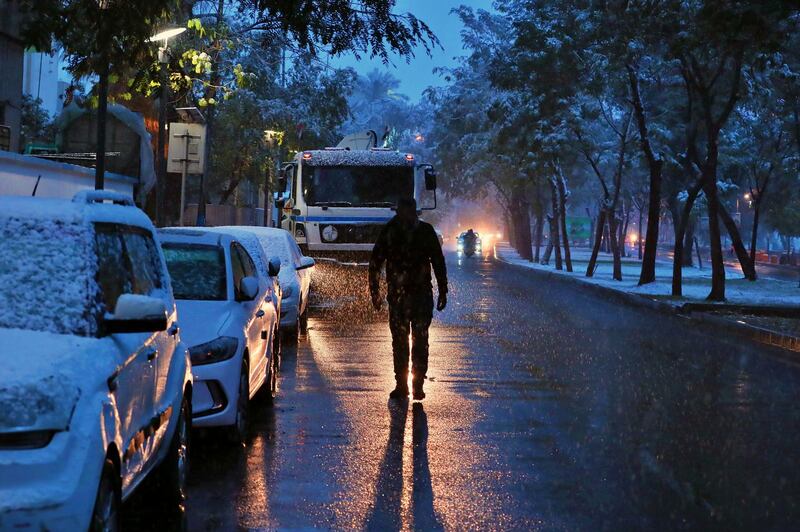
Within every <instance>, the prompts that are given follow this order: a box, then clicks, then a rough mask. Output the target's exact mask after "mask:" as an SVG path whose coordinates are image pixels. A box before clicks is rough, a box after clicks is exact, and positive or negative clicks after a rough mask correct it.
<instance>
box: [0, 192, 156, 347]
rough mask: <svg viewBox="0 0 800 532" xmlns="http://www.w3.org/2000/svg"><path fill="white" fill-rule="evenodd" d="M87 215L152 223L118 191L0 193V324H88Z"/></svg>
mask: <svg viewBox="0 0 800 532" xmlns="http://www.w3.org/2000/svg"><path fill="white" fill-rule="evenodd" d="M94 222H101V223H117V224H124V225H131V226H135V227H140V228H143V229H147V230H149V231H154V227H153V224H152V223H151V222H150V219H149V218H148V217H147V216H146V215H145V214H144V213H143V212H142V211H140V210H139V209H138V208H135V207H134V206H133V201H132V200H131V199H130V198H129V197H127V196H124V195H121V194H115V193H110V192H104V191H86V192H80V193H78V194H76V196H75V198H74V199H73V200H72V201H70V200H64V199H49V198H31V197H17V196H14V197H10V196H0V257H2V261H0V301H3V304H2V305H0V328H19V327H20V326H21V324H24V328H25V329H28V330H32V331H51V332H56V333H61V334H78V335H91V334H93V333H94V332H95V326H96V323H95V321H94V319H93V316H94V315H95V312H96V311H97V309H98V307H97V305H98V302H97V294H98V290H99V288H98V285H97V282H96V279H95V273H96V270H97V258H96V253H95V247H94V246H95V240H94V239H95V233H94V229H93V227H92V223H94ZM167 283H168V281H167ZM167 287H169V284H167Z"/></svg>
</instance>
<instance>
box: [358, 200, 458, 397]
mask: <svg viewBox="0 0 800 532" xmlns="http://www.w3.org/2000/svg"><path fill="white" fill-rule="evenodd" d="M384 262H385V263H386V284H387V286H388V293H387V298H386V299H387V300H388V302H389V328H390V330H391V331H392V352H393V355H394V377H395V380H396V381H397V386H396V387H395V389H394V391H392V393H391V394H389V396H390V397H392V398H395V399H398V398H403V397H407V396H408V354H409V346H408V335H409V332H410V333H411V341H412V348H411V361H412V369H411V372H412V375H413V387H414V399H423V398H424V397H425V392H424V391H423V389H422V386H423V384H424V382H425V375H426V373H427V372H428V327H430V324H431V319H432V317H433V288H432V286H431V266H433V272H434V274H435V275H436V284H437V285H438V287H439V300H438V302H437V303H436V309H437V310H439V311H442V310H444V308H445V306H446V305H447V269H446V267H445V264H444V255H443V254H442V246H441V245H440V244H439V238H438V237H437V236H436V232H435V231H434V229H433V226H432V225H430V224H428V223H425V222H423V221H421V220H420V219H419V218H418V217H417V203H416V201H414V199H413V198H404V199H401V200H400V201H399V202H398V204H397V215H396V216H395V217H394V218H392V219H391V220H390V221H389V223H387V224H386V226H385V227H384V228H383V230H382V231H381V234H380V236H379V237H378V240H377V242H375V247H374V248H373V249H372V258H371V259H370V262H369V291H370V295H371V296H372V305H373V306H374V307H375V309H376V310H380V308H381V295H380V272H381V268H383V264H384Z"/></svg>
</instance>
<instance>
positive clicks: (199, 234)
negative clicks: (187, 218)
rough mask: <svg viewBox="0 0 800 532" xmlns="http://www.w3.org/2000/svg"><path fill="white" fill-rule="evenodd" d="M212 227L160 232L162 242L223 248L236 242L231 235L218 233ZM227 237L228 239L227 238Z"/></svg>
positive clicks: (176, 228)
mask: <svg viewBox="0 0 800 532" xmlns="http://www.w3.org/2000/svg"><path fill="white" fill-rule="evenodd" d="M211 229H212V228H210V227H203V228H202V229H200V228H195V227H165V228H163V229H159V230H158V236H159V238H160V239H161V242H182V243H192V244H208V245H210V246H221V245H223V244H225V243H229V242H230V241H231V240H235V239H234V238H233V237H231V236H230V235H225V234H223V233H218V232H215V231H212V230H211ZM226 237H227V238H226Z"/></svg>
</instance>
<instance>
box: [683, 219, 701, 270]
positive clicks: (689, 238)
mask: <svg viewBox="0 0 800 532" xmlns="http://www.w3.org/2000/svg"><path fill="white" fill-rule="evenodd" d="M696 226H697V223H696V221H695V218H694V216H691V215H690V216H689V219H688V220H686V232H685V234H684V236H683V249H684V250H685V253H684V254H683V261H682V262H681V266H682V267H684V268H691V267H692V266H694V259H692V243H693V242H694V240H695V238H694V230H695V227H696ZM697 252H698V253H699V252H700V250H699V249H698V250H697Z"/></svg>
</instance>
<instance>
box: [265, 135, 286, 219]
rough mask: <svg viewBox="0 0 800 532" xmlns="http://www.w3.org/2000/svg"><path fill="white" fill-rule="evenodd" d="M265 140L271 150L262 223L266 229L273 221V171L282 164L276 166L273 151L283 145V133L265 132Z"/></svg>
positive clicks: (266, 176)
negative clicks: (271, 187)
mask: <svg viewBox="0 0 800 532" xmlns="http://www.w3.org/2000/svg"><path fill="white" fill-rule="evenodd" d="M264 140H265V141H266V143H267V146H269V149H270V159H269V162H270V167H269V168H268V169H267V172H266V175H265V176H264V217H263V218H264V219H263V222H262V223H263V224H264V227H269V226H270V222H271V220H272V197H271V196H272V195H271V194H270V188H269V186H270V182H271V176H272V170H273V169H274V168H276V167H277V166H278V165H279V164H280V163H278V164H277V165H276V164H275V160H274V159H273V158H272V155H273V153H274V152H273V150H274V148H275V146H276V145H277V146H280V145H281V144H283V131H276V130H273V129H267V130H265V131H264Z"/></svg>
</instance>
